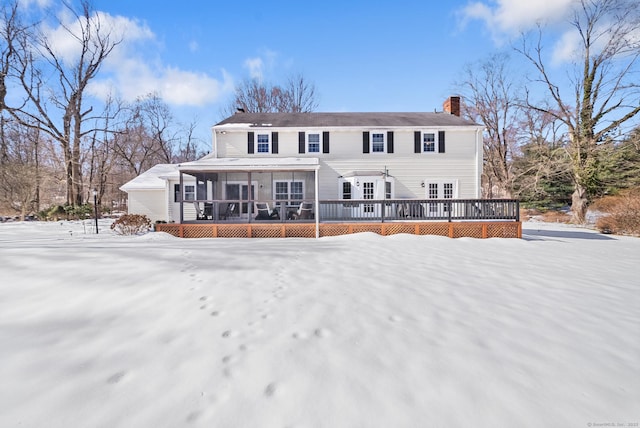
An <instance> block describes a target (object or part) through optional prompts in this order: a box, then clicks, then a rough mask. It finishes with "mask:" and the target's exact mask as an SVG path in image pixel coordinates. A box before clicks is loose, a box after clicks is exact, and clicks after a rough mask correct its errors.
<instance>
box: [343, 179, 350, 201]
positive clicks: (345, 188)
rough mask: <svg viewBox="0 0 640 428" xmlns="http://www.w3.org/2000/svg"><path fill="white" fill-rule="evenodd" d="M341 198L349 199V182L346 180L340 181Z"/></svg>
mask: <svg viewBox="0 0 640 428" xmlns="http://www.w3.org/2000/svg"><path fill="white" fill-rule="evenodd" d="M342 199H351V183H349V182H348V181H345V182H344V183H342Z"/></svg>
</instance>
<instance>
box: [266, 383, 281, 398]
mask: <svg viewBox="0 0 640 428" xmlns="http://www.w3.org/2000/svg"><path fill="white" fill-rule="evenodd" d="M277 391H278V385H277V384H276V383H275V382H271V383H270V384H269V385H267V387H266V388H265V389H264V395H265V396H266V397H267V398H270V397H273V396H274V395H275V394H276V392H277Z"/></svg>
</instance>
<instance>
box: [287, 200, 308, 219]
mask: <svg viewBox="0 0 640 428" xmlns="http://www.w3.org/2000/svg"><path fill="white" fill-rule="evenodd" d="M312 209H313V204H312V203H311V202H301V203H300V207H298V210H297V211H295V212H293V213H292V214H291V216H290V220H298V219H310V218H313V213H312V212H311V210H312Z"/></svg>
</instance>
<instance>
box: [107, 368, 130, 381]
mask: <svg viewBox="0 0 640 428" xmlns="http://www.w3.org/2000/svg"><path fill="white" fill-rule="evenodd" d="M126 374H127V373H126V372H125V371H120V372H117V373H114V374H112V375H111V376H109V378H108V379H107V383H110V384H115V383H119V382H120V381H121V380H122V379H123V378H124V376H125V375H126Z"/></svg>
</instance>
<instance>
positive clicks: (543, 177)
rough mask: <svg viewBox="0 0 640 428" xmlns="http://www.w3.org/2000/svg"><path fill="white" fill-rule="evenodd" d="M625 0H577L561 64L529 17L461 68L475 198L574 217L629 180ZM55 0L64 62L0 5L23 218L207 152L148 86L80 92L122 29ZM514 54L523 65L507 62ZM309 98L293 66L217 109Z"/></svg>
mask: <svg viewBox="0 0 640 428" xmlns="http://www.w3.org/2000/svg"><path fill="white" fill-rule="evenodd" d="M632 3H633V2H631V1H630V0H598V1H595V0H579V1H577V2H576V8H575V9H574V14H573V16H572V18H571V21H570V23H571V25H572V28H573V32H574V33H575V35H576V36H577V37H575V38H573V39H575V40H577V44H576V45H575V46H574V47H573V53H572V57H571V58H570V61H569V62H568V64H569V65H567V66H563V69H562V71H561V72H560V73H558V72H557V70H556V72H555V73H552V72H551V70H552V69H553V68H554V67H553V66H552V65H550V64H549V63H548V62H549V61H550V60H549V59H548V58H550V57H551V55H550V53H549V52H548V51H547V50H546V49H547V48H546V47H545V45H544V43H543V41H544V40H545V38H544V36H545V31H546V30H545V28H544V27H542V26H538V28H537V30H536V31H534V32H532V33H527V34H523V35H522V36H521V38H520V40H519V43H517V44H516V45H515V46H514V48H513V50H512V53H511V54H505V53H496V54H494V55H492V56H490V57H489V58H486V59H482V60H479V61H477V62H475V63H471V64H469V65H468V66H467V67H466V68H465V70H464V72H463V74H462V76H461V78H460V79H459V81H458V82H456V88H458V91H459V93H460V95H461V96H462V99H463V108H462V111H463V114H464V115H465V117H467V118H468V119H471V120H473V121H475V122H477V123H480V124H483V125H484V127H485V133H484V146H483V156H484V168H483V176H482V185H483V195H484V197H487V198H499V197H517V198H520V199H521V200H523V201H526V202H530V203H538V204H542V205H546V206H553V205H560V204H570V205H571V207H572V212H573V215H574V218H575V220H576V221H577V222H584V221H585V216H586V209H587V206H588V204H589V202H590V201H591V200H593V199H594V198H597V197H599V196H602V195H604V194H610V193H614V192H616V191H618V190H620V189H624V188H630V187H637V186H640V128H638V127H637V118H638V113H639V112H640V76H638V74H639V73H640V67H639V65H640V64H639V57H640V37H638V34H640V10H639V9H638V8H635V7H632V6H633V4H632ZM62 5H63V7H64V8H66V10H67V15H69V14H71V15H72V16H73V17H74V22H75V25H69V24H68V23H67V24H65V23H62V22H59V25H60V28H62V31H65V32H67V35H68V36H69V37H70V38H71V39H73V40H74V43H75V44H76V45H77V46H76V47H77V50H76V51H77V52H76V55H74V56H72V57H71V58H70V57H68V56H65V54H64V53H61V52H60V51H59V50H57V49H56V46H55V44H54V43H53V42H52V40H50V38H49V36H48V34H47V33H46V32H44V31H43V30H42V29H41V28H42V27H41V26H40V25H39V21H38V20H37V19H34V18H33V16H32V15H29V14H27V13H25V12H24V11H23V9H20V8H19V7H18V3H17V1H16V0H14V1H13V2H9V3H3V6H2V7H1V11H0V12H1V13H2V17H1V18H0V25H1V26H0V209H2V210H4V211H7V210H11V211H13V212H18V213H21V214H23V215H24V214H27V213H32V212H38V211H40V210H41V209H43V208H47V207H48V206H51V205H54V204H65V205H68V206H79V205H82V204H85V203H86V202H87V201H91V200H92V189H96V190H97V192H98V203H100V204H101V205H102V207H103V209H108V208H109V207H112V206H114V207H116V208H117V207H118V206H119V205H121V204H122V203H123V202H124V201H123V200H122V198H123V197H124V195H123V194H122V192H120V191H119V190H118V188H119V186H121V185H122V184H123V183H125V182H126V181H128V180H130V179H132V178H134V177H135V176H137V175H139V174H140V173H142V172H144V171H145V170H147V169H148V168H150V167H151V166H153V165H155V164H157V163H176V162H182V161H188V160H194V159H197V158H198V157H200V156H202V155H203V154H204V153H205V152H206V150H202V148H201V147H202V144H203V143H204V142H202V141H199V140H198V139H197V138H195V137H194V130H195V127H196V123H189V124H180V123H179V122H178V121H176V120H175V118H174V116H173V114H172V112H171V109H170V108H169V106H168V105H167V104H166V103H164V102H163V100H162V99H161V98H160V96H159V95H158V94H155V93H152V94H148V95H147V96H144V97H141V98H138V99H137V100H135V101H134V102H123V101H121V100H118V99H117V98H112V99H109V100H108V101H107V102H100V103H96V102H95V100H94V99H93V98H91V97H90V96H88V95H87V87H88V85H89V83H90V82H91V81H92V80H93V79H94V78H95V77H96V76H98V75H99V73H100V70H101V67H102V66H103V65H104V62H105V60H106V58H107V57H108V56H109V55H111V54H112V52H113V51H114V49H116V48H117V46H118V45H119V44H120V43H122V41H123V39H122V36H120V35H118V34H115V33H114V32H113V31H112V30H110V29H109V27H108V26H106V25H104V23H103V22H102V21H101V18H100V15H99V14H96V13H95V12H94V11H93V10H92V9H91V7H90V4H89V3H88V1H82V2H81V3H80V5H79V7H74V6H72V5H71V4H69V3H66V2H65V3H62ZM569 39H571V38H569ZM514 57H518V58H519V59H524V60H525V62H526V63H528V64H529V65H530V66H531V67H530V70H531V72H530V73H528V74H525V73H523V72H522V70H520V69H517V70H516V69H515V65H514V62H513V61H512V59H513V58H514ZM555 68H556V69H557V68H558V67H557V66H555ZM317 107H318V100H317V93H316V89H315V86H314V85H313V84H312V83H310V82H309V81H308V80H307V79H305V77H304V76H302V75H300V74H298V75H294V76H291V77H290V78H289V79H288V80H286V81H285V83H284V84H282V85H271V84H267V83H264V82H262V81H261V80H257V79H253V80H245V81H243V82H241V83H240V84H239V85H238V86H237V87H236V90H235V93H234V96H233V98H232V99H231V100H230V102H229V103H228V105H227V107H226V110H225V111H223V112H222V113H223V114H225V115H231V114H233V113H235V111H236V108H240V109H242V110H244V111H247V112H310V111H314V110H315V109H317ZM205 144H206V145H205V147H208V144H209V143H208V142H207V143H205Z"/></svg>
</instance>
